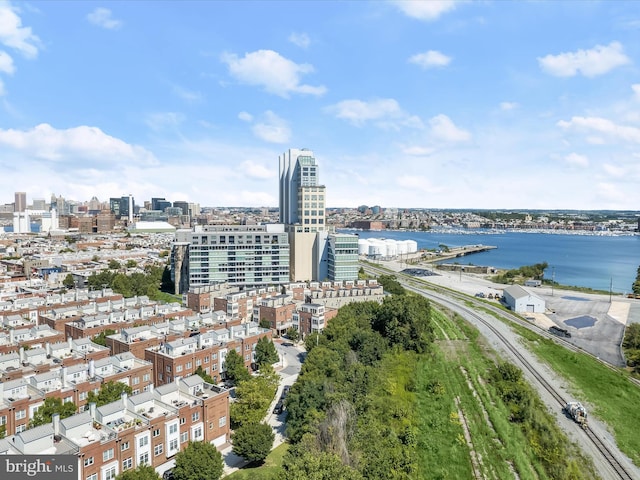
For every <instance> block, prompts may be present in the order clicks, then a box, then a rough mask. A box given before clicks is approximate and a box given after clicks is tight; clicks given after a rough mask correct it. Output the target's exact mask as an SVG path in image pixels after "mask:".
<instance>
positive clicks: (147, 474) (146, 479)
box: [116, 464, 160, 480]
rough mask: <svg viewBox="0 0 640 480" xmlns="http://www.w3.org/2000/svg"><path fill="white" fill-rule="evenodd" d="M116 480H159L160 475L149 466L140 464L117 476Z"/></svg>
mask: <svg viewBox="0 0 640 480" xmlns="http://www.w3.org/2000/svg"><path fill="white" fill-rule="evenodd" d="M116 480H160V475H158V472H156V469H155V468H153V467H152V466H151V465H147V464H142V465H139V466H138V467H137V468H134V469H129V470H125V471H124V472H122V473H120V474H118V475H117V476H116Z"/></svg>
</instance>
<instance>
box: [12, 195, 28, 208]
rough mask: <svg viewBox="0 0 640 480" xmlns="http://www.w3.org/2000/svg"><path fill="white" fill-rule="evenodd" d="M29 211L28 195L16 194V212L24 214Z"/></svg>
mask: <svg viewBox="0 0 640 480" xmlns="http://www.w3.org/2000/svg"><path fill="white" fill-rule="evenodd" d="M26 209H27V193H26V192H16V193H15V204H14V207H13V211H14V212H24V211H25V210H26Z"/></svg>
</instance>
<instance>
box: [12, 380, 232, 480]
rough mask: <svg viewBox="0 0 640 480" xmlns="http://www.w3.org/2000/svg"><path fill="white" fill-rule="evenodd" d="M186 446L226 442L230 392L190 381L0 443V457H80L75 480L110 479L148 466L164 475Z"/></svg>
mask: <svg viewBox="0 0 640 480" xmlns="http://www.w3.org/2000/svg"><path fill="white" fill-rule="evenodd" d="M190 441H206V442H210V443H212V444H213V445H215V446H218V447H219V446H221V445H223V444H225V443H227V442H228V441H229V392H228V391H227V390H225V389H224V388H220V387H216V386H214V385H210V384H207V383H205V382H204V381H203V380H202V379H201V378H200V377H198V376H192V377H188V378H184V379H182V380H179V381H177V382H173V383H170V384H167V385H163V386H161V387H158V388H155V389H154V388H153V387H152V388H150V389H149V390H148V391H147V392H144V393H140V394H138V395H132V396H127V395H126V394H123V395H122V398H121V399H119V400H117V401H115V402H112V403H109V404H107V405H103V406H101V407H96V405H95V404H90V405H89V406H88V409H87V410H86V411H84V412H82V413H78V414H76V415H73V416H71V417H68V418H65V419H63V420H61V419H60V418H59V416H58V415H54V417H53V421H52V423H50V424H47V425H42V426H39V427H35V428H32V429H29V430H26V431H22V432H18V433H16V434H15V435H10V436H8V437H7V438H4V439H0V454H8V455H11V454H15V455H20V454H42V453H48V454H68V455H77V456H78V469H79V475H78V478H80V479H81V480H113V479H114V478H115V477H116V475H118V474H119V473H121V472H124V471H126V470H129V469H134V468H137V467H138V466H140V465H143V464H146V465H150V466H152V467H154V468H155V469H156V471H158V472H159V473H162V472H164V471H166V470H168V469H170V468H172V467H173V465H174V463H175V462H174V456H175V455H176V454H177V453H178V452H179V451H180V450H182V449H184V448H185V447H186V446H187V444H188V442H190Z"/></svg>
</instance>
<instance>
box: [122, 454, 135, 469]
mask: <svg viewBox="0 0 640 480" xmlns="http://www.w3.org/2000/svg"><path fill="white" fill-rule="evenodd" d="M132 466H133V458H131V457H129V458H125V459H124V460H123V461H122V470H123V471H124V470H129V469H130V468H131V467H132Z"/></svg>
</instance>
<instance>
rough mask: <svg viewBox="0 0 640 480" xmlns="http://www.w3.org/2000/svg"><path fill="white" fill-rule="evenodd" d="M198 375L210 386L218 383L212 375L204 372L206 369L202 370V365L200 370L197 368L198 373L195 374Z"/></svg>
mask: <svg viewBox="0 0 640 480" xmlns="http://www.w3.org/2000/svg"><path fill="white" fill-rule="evenodd" d="M193 373H195V374H196V375H198V376H199V377H200V378H202V379H203V380H204V381H205V382H207V383H210V384H212V385H213V384H215V383H216V381H215V380H214V379H213V377H212V376H211V375H209V374H208V373H207V372H205V371H204V369H203V368H202V365H198V368H196V371H195V372H193Z"/></svg>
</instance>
